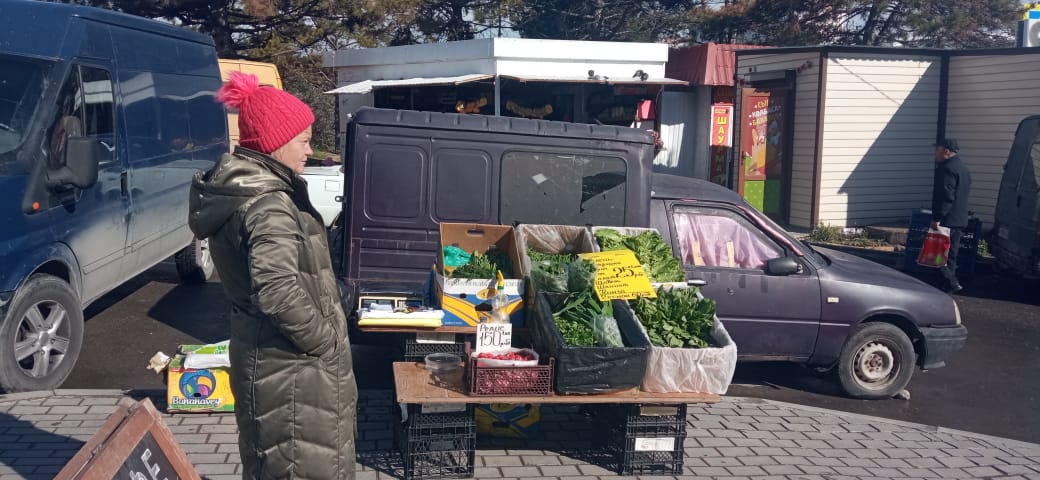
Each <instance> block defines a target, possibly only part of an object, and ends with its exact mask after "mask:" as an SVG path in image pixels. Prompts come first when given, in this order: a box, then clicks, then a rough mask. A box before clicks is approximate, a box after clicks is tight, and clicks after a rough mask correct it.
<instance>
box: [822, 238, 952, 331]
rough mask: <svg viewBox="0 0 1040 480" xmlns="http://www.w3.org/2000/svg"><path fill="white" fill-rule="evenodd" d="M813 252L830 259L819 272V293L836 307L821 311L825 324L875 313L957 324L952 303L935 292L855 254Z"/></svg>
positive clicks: (923, 323)
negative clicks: (833, 302)
mask: <svg viewBox="0 0 1040 480" xmlns="http://www.w3.org/2000/svg"><path fill="white" fill-rule="evenodd" d="M816 250H817V251H818V252H820V253H822V254H823V255H825V256H826V257H827V258H829V259H830V260H831V264H830V265H828V266H827V267H825V268H821V269H820V271H819V275H820V289H821V293H823V296H824V297H825V298H827V299H831V298H833V299H835V304H834V306H835V307H839V306H840V307H839V308H837V309H834V310H829V309H825V312H824V317H827V318H824V320H825V321H828V320H837V319H838V318H839V317H841V318H843V319H844V320H845V321H847V320H848V318H847V317H848V316H850V315H851V316H854V317H858V318H864V317H863V315H867V316H869V315H873V314H879V313H889V314H897V315H900V316H903V317H905V318H908V319H910V320H911V321H913V322H914V323H916V324H917V325H919V326H948V325H953V324H955V322H956V321H957V320H956V319H957V313H956V309H955V306H954V305H955V304H954V302H953V300H952V299H951V298H950V296H949V295H946V294H945V293H943V292H942V291H940V290H939V289H937V288H935V287H933V286H931V285H928V284H927V283H924V282H922V281H920V280H918V279H916V278H914V277H911V276H909V275H907V274H905V273H902V272H899V271H896V270H895V269H892V268H889V267H886V266H884V265H881V264H878V263H875V262H872V261H870V260H866V259H863V258H860V257H857V256H855V255H851V254H848V253H844V252H839V251H837V250H831V249H829V248H817V249H816ZM838 302H840V303H838ZM828 305H830V303H828ZM828 311H829V312H830V313H828ZM828 315H833V316H834V318H830V317H828Z"/></svg>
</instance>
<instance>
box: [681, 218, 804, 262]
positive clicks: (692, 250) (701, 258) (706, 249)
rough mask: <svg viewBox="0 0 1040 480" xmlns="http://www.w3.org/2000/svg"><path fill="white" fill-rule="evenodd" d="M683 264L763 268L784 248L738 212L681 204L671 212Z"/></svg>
mask: <svg viewBox="0 0 1040 480" xmlns="http://www.w3.org/2000/svg"><path fill="white" fill-rule="evenodd" d="M672 219H673V220H674V223H675V233H676V236H677V237H678V243H679V251H680V253H681V254H682V261H683V264H685V265H688V266H696V267H718V268H734V269H744V270H747V269H762V268H765V265H766V262H767V261H769V260H771V259H773V258H779V257H782V256H783V255H784V253H783V250H782V249H781V248H780V247H779V246H778V245H777V244H776V243H774V242H773V241H771V240H770V239H769V238H768V237H766V236H765V235H764V234H763V233H762V232H761V231H760V230H759V229H758V228H756V227H755V226H753V225H752V224H751V223H750V222H748V221H747V220H746V219H744V218H743V217H741V216H740V215H739V214H737V213H736V212H733V211H730V210H723V209H714V208H697V207H680V208H676V209H675V210H674V211H673V212H672Z"/></svg>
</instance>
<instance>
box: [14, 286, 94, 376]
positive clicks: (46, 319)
mask: <svg viewBox="0 0 1040 480" xmlns="http://www.w3.org/2000/svg"><path fill="white" fill-rule="evenodd" d="M34 311H35V313H36V315H33V313H34ZM34 320H35V322H34ZM2 321H3V323H2V324H0V339H3V341H0V390H2V391H3V392H4V393H14V392H27V391H34V390H54V389H56V388H58V387H59V386H61V384H62V383H63V382H65V379H66V378H68V376H69V374H70V373H72V368H73V367H74V366H75V365H76V360H77V359H79V353H80V349H81V348H82V346H83V305H82V304H81V303H80V301H79V298H78V297H77V296H76V293H75V292H73V291H72V287H71V286H69V284H68V283H67V282H65V281H64V280H62V279H60V278H58V277H55V276H53V275H45V274H36V275H33V276H32V277H29V280H27V281H26V282H25V284H23V285H22V287H21V288H19V289H18V290H17V291H16V292H15V295H14V298H13V299H12V300H11V304H10V308H8V309H7V314H6V316H5V317H4V318H3V319H2ZM37 323H39V324H37ZM55 323H56V324H55ZM41 336H42V337H43V342H44V343H43V344H42V345H40V344H39V343H38V342H39V341H40V339H41V338H40V337H41ZM34 337H35V338H34ZM21 342H28V344H27V345H26V348H25V350H24V352H25V353H28V355H27V356H26V357H25V358H23V359H21V360H18V359H17V353H16V352H17V348H16V344H17V343H21ZM52 352H59V353H57V354H54V353H52ZM41 357H45V358H46V360H45V361H46V364H47V367H46V370H45V371H40V372H36V371H34V370H36V369H37V368H40V365H43V364H44V362H43V361H41V360H44V359H43V358H41ZM34 375H35V376H34Z"/></svg>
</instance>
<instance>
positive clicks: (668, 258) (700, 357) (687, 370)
mask: <svg viewBox="0 0 1040 480" xmlns="http://www.w3.org/2000/svg"><path fill="white" fill-rule="evenodd" d="M592 231H593V234H594V236H595V237H596V243H597V246H598V247H599V250H600V251H611V250H617V249H621V248H627V249H629V250H631V251H632V252H633V253H634V254H635V256H636V259H637V260H639V263H640V264H641V265H642V266H643V270H645V271H646V273H647V276H649V277H650V281H651V283H652V284H653V285H655V287H656V293H657V298H647V297H643V298H638V299H635V300H632V301H630V302H629V304H630V305H631V306H632V308H633V310H635V315H636V319H637V321H638V322H639V324H640V325H641V326H642V327H643V329H644V331H645V332H646V335H647V337H648V338H649V339H650V343H651V347H650V352H649V355H648V358H647V368H646V372H645V374H644V376H643V382H642V386H641V388H642V389H643V390H644V391H647V392H657V393H675V392H682V393H691V392H696V393H715V394H724V393H726V390H728V389H729V384H730V382H731V381H732V379H733V373H734V371H735V370H736V363H737V346H736V344H734V343H733V339H732V338H730V336H729V333H728V332H726V328H725V327H724V326H723V325H722V323H721V322H720V321H719V319H718V316H716V315H715V302H714V301H713V300H710V299H706V298H704V297H703V296H702V295H701V294H700V291H699V290H698V289H696V288H688V287H687V285H686V282H685V281H686V274H685V273H684V272H683V269H682V265H681V264H680V262H679V259H678V258H676V257H675V255H674V254H673V252H672V248H671V246H669V245H668V244H667V243H666V242H665V241H664V239H663V238H662V237H661V235H660V234H659V233H658V232H657V230H655V229H652V228H635V227H593V228H592Z"/></svg>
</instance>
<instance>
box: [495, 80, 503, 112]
mask: <svg viewBox="0 0 1040 480" xmlns="http://www.w3.org/2000/svg"><path fill="white" fill-rule="evenodd" d="M495 116H496V117H499V116H502V77H500V76H498V75H495Z"/></svg>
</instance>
